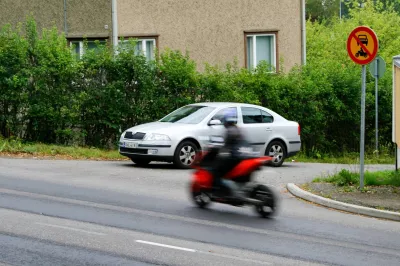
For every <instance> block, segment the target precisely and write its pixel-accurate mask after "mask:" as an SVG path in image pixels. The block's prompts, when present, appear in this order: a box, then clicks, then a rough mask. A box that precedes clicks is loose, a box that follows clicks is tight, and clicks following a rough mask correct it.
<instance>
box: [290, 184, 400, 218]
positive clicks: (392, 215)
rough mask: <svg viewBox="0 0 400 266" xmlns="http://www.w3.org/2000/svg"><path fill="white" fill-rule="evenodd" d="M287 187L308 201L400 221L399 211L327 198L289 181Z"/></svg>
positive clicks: (295, 194)
mask: <svg viewBox="0 0 400 266" xmlns="http://www.w3.org/2000/svg"><path fill="white" fill-rule="evenodd" d="M286 187H287V189H288V190H289V192H290V193H292V194H293V195H294V196H296V197H299V198H302V199H305V200H307V201H311V202H314V203H317V204H319V205H322V206H325V207H329V208H332V209H337V210H342V211H347V212H351V213H355V214H362V215H367V216H371V217H376V218H383V219H389V220H394V221H399V222H400V213H398V212H392V211H384V210H377V209H373V208H369V207H364V206H359V205H354V204H349V203H344V202H340V201H336V200H331V199H327V198H324V197H321V196H318V195H315V194H312V193H310V192H308V191H304V190H302V189H301V188H299V187H298V186H296V185H295V184H293V183H288V184H287V185H286Z"/></svg>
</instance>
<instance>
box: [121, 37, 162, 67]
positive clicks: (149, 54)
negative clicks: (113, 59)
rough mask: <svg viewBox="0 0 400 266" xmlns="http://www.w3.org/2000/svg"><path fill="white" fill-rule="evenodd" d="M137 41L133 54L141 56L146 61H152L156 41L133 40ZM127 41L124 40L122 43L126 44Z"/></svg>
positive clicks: (152, 39) (150, 39) (147, 39)
mask: <svg viewBox="0 0 400 266" xmlns="http://www.w3.org/2000/svg"><path fill="white" fill-rule="evenodd" d="M132 38H133V39H135V40H136V41H137V43H136V46H135V54H136V55H139V54H142V55H144V56H145V57H146V59H147V60H149V61H150V60H154V50H155V49H156V39H154V38H146V39H144V38H140V39H138V38H135V37H132ZM128 41H129V40H124V41H123V42H128ZM120 42H121V41H120Z"/></svg>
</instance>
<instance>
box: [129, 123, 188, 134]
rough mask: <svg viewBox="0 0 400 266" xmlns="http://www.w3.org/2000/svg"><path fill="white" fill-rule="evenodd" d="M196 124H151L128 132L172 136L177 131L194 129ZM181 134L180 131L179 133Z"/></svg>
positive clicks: (133, 128) (139, 126) (135, 127)
mask: <svg viewBox="0 0 400 266" xmlns="http://www.w3.org/2000/svg"><path fill="white" fill-rule="evenodd" d="M194 126H195V125H194V124H180V123H168V122H158V121H157V122H151V123H146V124H142V125H137V126H134V127H131V128H129V129H127V130H126V131H131V132H132V133H135V132H143V133H159V134H170V133H175V134H176V133H177V130H182V129H185V130H190V129H192V128H193V127H194ZM178 132H179V131H178Z"/></svg>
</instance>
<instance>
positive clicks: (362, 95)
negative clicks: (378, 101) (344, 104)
mask: <svg viewBox="0 0 400 266" xmlns="http://www.w3.org/2000/svg"><path fill="white" fill-rule="evenodd" d="M366 72H367V70H366V66H365V65H363V66H362V75H361V129H360V133H361V134H360V190H362V189H363V188H364V144H365V143H364V135H365V94H366V93H365V87H366V84H365V82H366V81H365V80H366Z"/></svg>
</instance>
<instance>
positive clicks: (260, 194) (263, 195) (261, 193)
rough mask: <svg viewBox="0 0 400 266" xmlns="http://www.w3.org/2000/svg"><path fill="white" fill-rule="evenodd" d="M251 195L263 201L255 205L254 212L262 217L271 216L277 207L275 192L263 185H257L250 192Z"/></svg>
mask: <svg viewBox="0 0 400 266" xmlns="http://www.w3.org/2000/svg"><path fill="white" fill-rule="evenodd" d="M251 197H252V198H254V199H257V200H261V201H262V202H263V204H262V205H257V206H255V209H256V212H257V213H258V214H259V215H260V216H262V217H263V218H268V217H271V216H272V215H274V214H275V211H276V209H277V196H276V195H275V192H274V191H273V190H272V189H271V188H269V187H267V186H265V185H258V186H256V187H255V188H254V189H253V191H252V192H251Z"/></svg>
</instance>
